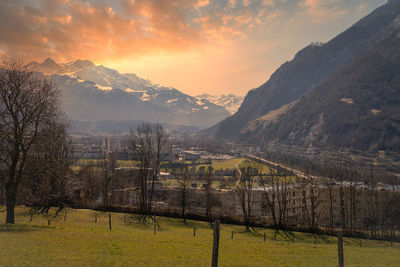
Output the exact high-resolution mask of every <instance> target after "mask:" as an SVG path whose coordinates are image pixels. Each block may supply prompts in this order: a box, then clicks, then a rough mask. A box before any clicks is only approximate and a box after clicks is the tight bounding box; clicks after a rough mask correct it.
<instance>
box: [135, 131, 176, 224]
mask: <svg viewBox="0 0 400 267" xmlns="http://www.w3.org/2000/svg"><path fill="white" fill-rule="evenodd" d="M128 141H129V146H130V150H131V152H132V154H133V159H134V160H135V161H136V164H137V168H138V170H137V184H138V187H139V190H140V197H139V200H140V209H141V211H142V213H143V215H144V216H143V221H142V222H146V216H147V215H151V214H152V205H153V194H154V187H155V182H156V180H157V175H158V173H159V171H160V166H161V161H162V160H163V159H164V158H165V157H166V156H167V155H168V153H169V146H168V135H167V133H166V132H165V130H164V129H163V127H162V126H161V125H160V124H150V123H143V124H141V125H140V126H138V127H137V129H136V131H131V133H130V135H129V136H128Z"/></svg>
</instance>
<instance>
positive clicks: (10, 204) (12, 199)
mask: <svg viewBox="0 0 400 267" xmlns="http://www.w3.org/2000/svg"><path fill="white" fill-rule="evenodd" d="M16 191H17V188H16V186H15V184H14V183H8V184H7V185H6V199H7V218H6V223H12V224H14V223H15V222H14V209H15V204H16V194H17V192H16Z"/></svg>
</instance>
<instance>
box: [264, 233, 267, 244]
mask: <svg viewBox="0 0 400 267" xmlns="http://www.w3.org/2000/svg"><path fill="white" fill-rule="evenodd" d="M265 240H267V235H266V234H265V233H264V242H265Z"/></svg>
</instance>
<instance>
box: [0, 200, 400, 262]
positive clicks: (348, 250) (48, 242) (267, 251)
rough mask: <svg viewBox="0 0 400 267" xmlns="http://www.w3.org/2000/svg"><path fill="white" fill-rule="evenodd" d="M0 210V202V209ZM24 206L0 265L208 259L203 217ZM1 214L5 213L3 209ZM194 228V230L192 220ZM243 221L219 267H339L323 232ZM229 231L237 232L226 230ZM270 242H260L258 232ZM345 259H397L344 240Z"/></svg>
mask: <svg viewBox="0 0 400 267" xmlns="http://www.w3.org/2000/svg"><path fill="white" fill-rule="evenodd" d="M2 211H4V208H2ZM26 211H27V209H25V208H22V207H18V209H17V218H16V219H17V220H16V225H4V224H2V225H1V226H0V248H1V249H0V265H1V266H210V262H211V250H212V230H211V229H210V228H209V226H208V224H207V223H204V222H196V221H189V222H188V224H187V225H184V224H183V223H182V221H181V220H179V219H170V218H158V222H159V224H160V227H161V228H160V229H158V230H157V233H156V235H154V232H153V231H154V228H153V224H152V223H149V224H148V225H146V226H143V225H140V224H138V223H137V221H136V220H135V218H131V219H130V220H129V221H128V222H125V221H126V220H125V219H124V217H126V216H128V215H125V214H120V213H112V230H111V231H110V230H109V229H108V214H104V213H99V212H98V213H97V214H98V215H97V218H98V222H97V223H95V222H94V218H95V215H94V214H95V212H94V211H91V210H67V219H66V222H64V213H63V212H62V213H61V215H60V216H59V217H57V218H56V219H52V220H51V225H50V226H48V225H47V224H48V223H47V218H44V217H41V216H39V215H36V216H34V217H33V221H32V222H30V223H29V222H28V221H29V216H27V215H26ZM0 220H1V221H2V222H3V221H4V220H5V212H0ZM194 226H195V227H196V228H197V231H196V236H195V237H194V236H193V227H194ZM243 230H244V228H243V227H242V226H232V225H221V239H220V250H219V256H220V257H219V265H220V266H337V248H336V238H334V237H322V238H321V237H320V238H319V239H318V240H317V242H316V243H315V244H314V241H313V240H314V239H313V238H312V236H311V235H309V234H303V233H295V240H294V243H293V242H292V241H290V240H286V239H285V238H284V237H283V236H279V235H278V237H277V239H276V240H274V239H273V236H274V231H272V230H265V229H256V230H257V234H250V233H244V232H243ZM232 231H234V232H235V233H234V239H233V240H232V239H231V233H232ZM264 232H265V233H266V236H267V241H266V242H264V239H263V234H264ZM344 255H345V265H346V266H398V264H399V261H400V246H399V245H398V244H395V246H394V247H391V246H390V244H389V243H386V242H378V241H363V244H362V247H360V246H359V241H358V240H355V239H347V238H345V239H344Z"/></svg>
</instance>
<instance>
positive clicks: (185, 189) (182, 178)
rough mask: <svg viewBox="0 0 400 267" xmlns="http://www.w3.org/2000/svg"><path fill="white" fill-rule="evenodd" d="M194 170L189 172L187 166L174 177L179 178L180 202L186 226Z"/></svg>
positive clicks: (175, 173) (175, 172)
mask: <svg viewBox="0 0 400 267" xmlns="http://www.w3.org/2000/svg"><path fill="white" fill-rule="evenodd" d="M193 172H194V169H192V170H189V168H188V167H187V166H186V167H185V168H183V169H180V170H178V171H174V175H175V176H176V177H177V178H178V189H179V200H180V203H181V217H182V219H183V222H184V223H185V224H186V209H187V207H188V203H189V202H188V194H189V193H190V182H191V180H192V174H193Z"/></svg>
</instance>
